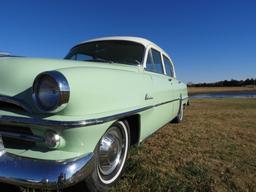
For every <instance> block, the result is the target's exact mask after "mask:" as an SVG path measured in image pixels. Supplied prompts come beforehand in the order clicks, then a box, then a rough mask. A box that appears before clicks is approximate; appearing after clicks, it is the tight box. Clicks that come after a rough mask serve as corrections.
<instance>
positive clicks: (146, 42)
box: [76, 36, 165, 52]
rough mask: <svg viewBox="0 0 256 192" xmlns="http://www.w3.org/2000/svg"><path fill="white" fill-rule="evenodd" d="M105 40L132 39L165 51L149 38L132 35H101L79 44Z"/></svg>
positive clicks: (145, 45)
mask: <svg viewBox="0 0 256 192" xmlns="http://www.w3.org/2000/svg"><path fill="white" fill-rule="evenodd" d="M105 40H123V41H132V42H136V43H140V44H142V45H144V47H148V46H152V47H155V48H156V49H159V50H160V51H163V52H165V51H164V50H163V49H161V48H160V47H159V46H158V45H156V44H155V43H153V42H152V41H149V40H147V39H145V38H142V37H131V36H111V37H101V38H96V39H90V40H87V41H83V42H81V43H79V44H78V45H81V44H84V43H88V42H93V41H105ZM76 46H77V45H76Z"/></svg>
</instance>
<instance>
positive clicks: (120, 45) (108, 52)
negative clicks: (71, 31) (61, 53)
mask: <svg viewBox="0 0 256 192" xmlns="http://www.w3.org/2000/svg"><path fill="white" fill-rule="evenodd" d="M144 52H145V48H144V46H143V45H141V44H139V43H135V42H131V41H120V40H105V41H93V42H88V43H85V44H82V45H79V46H77V47H74V48H73V49H72V50H71V51H70V53H69V54H68V55H67V56H66V57H65V59H70V60H78V61H96V62H107V63H121V64H129V65H140V64H142V62H143V57H144Z"/></svg>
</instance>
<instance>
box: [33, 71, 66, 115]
mask: <svg viewBox="0 0 256 192" xmlns="http://www.w3.org/2000/svg"><path fill="white" fill-rule="evenodd" d="M46 77H48V78H49V79H51V81H53V82H54V83H55V85H56V87H57V90H54V89H53V90H52V91H53V92H57V94H58V98H57V100H56V102H55V104H54V105H53V106H51V107H49V108H47V107H46V106H43V104H42V100H40V98H39V93H40V92H39V89H40V85H41V84H42V82H43V81H42V80H43V79H44V78H46ZM69 97H70V88H69V84H68V81H67V79H66V77H65V76H64V75H63V74H62V73H60V72H58V71H46V72H43V73H40V74H39V75H37V77H36V78H35V80H34V83H33V87H32V98H33V101H34V104H35V106H36V108H37V109H38V110H39V111H40V112H43V113H57V112H59V111H61V110H63V109H64V108H65V107H66V106H67V104H68V102H69Z"/></svg>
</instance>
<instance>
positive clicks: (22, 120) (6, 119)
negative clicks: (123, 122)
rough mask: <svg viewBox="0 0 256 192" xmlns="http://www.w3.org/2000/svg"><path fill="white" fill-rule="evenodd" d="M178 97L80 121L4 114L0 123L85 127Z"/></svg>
mask: <svg viewBox="0 0 256 192" xmlns="http://www.w3.org/2000/svg"><path fill="white" fill-rule="evenodd" d="M179 100H180V98H178V99H174V100H170V101H166V102H162V103H159V104H156V105H150V106H146V107H143V108H139V109H136V110H132V111H128V112H124V113H118V114H115V115H111V116H106V117H101V118H97V119H88V120H80V121H55V120H45V119H39V118H29V117H14V116H6V115H2V116H1V115H0V124H3V125H18V126H37V127H44V128H54V127H58V128H76V127H85V126H90V125H97V124H103V123H106V122H109V121H113V120H117V119H121V118H125V117H128V116H131V115H134V114H136V113H140V112H142V111H146V110H148V109H151V108H154V107H159V106H161V105H165V104H168V103H171V102H174V101H179Z"/></svg>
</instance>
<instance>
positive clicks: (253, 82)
mask: <svg viewBox="0 0 256 192" xmlns="http://www.w3.org/2000/svg"><path fill="white" fill-rule="evenodd" d="M188 86H190V87H237V86H256V78H255V79H254V78H247V79H245V80H236V79H231V80H224V81H217V82H214V83H205V82H203V83H196V84H193V83H192V82H189V83H188Z"/></svg>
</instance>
